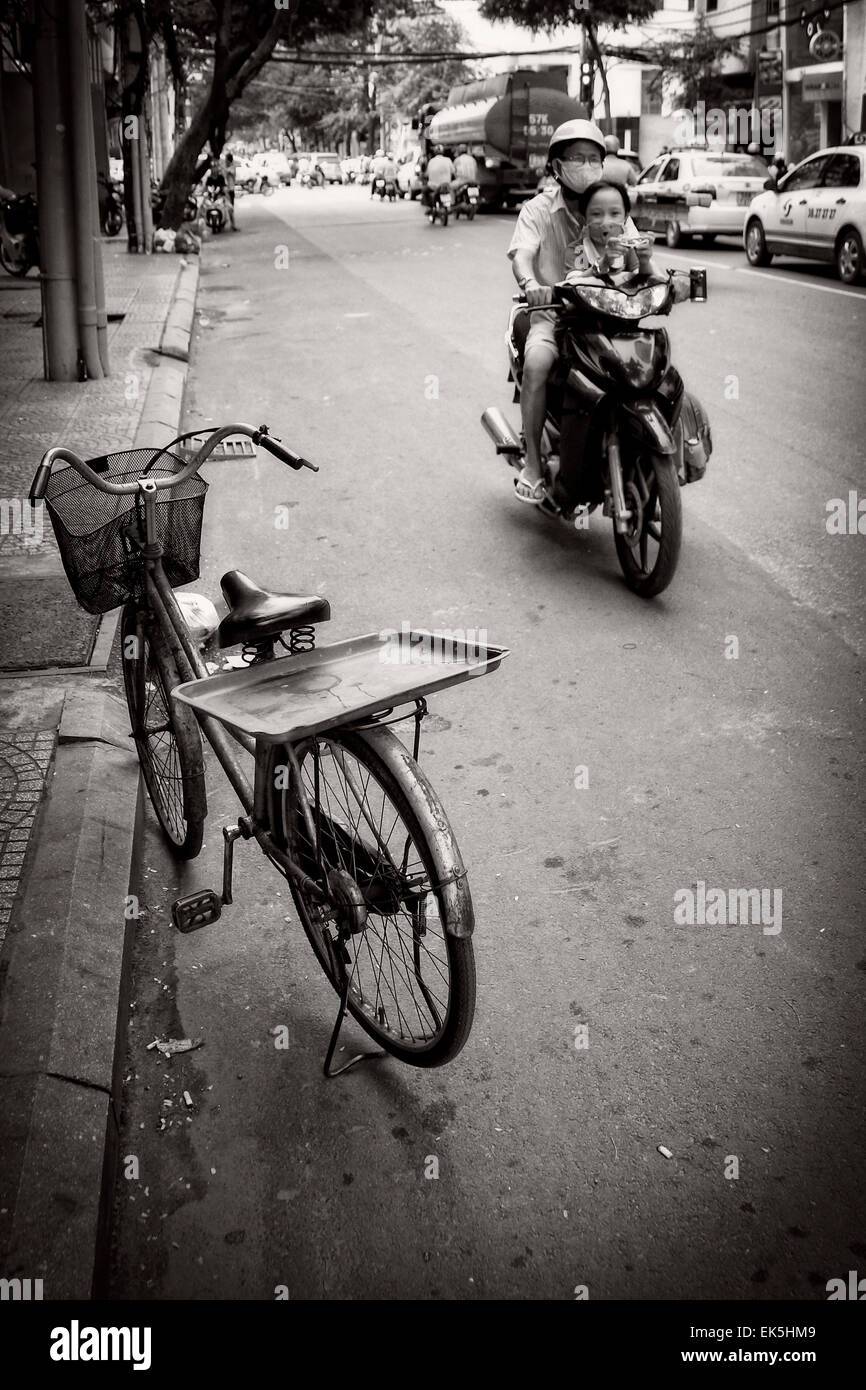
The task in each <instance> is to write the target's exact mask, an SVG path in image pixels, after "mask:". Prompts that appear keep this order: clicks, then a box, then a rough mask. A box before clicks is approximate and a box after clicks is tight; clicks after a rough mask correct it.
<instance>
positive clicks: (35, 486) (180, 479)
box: [30, 424, 319, 502]
mask: <svg viewBox="0 0 866 1390" xmlns="http://www.w3.org/2000/svg"><path fill="white" fill-rule="evenodd" d="M233 434H245V435H247V437H248V438H249V439H251V440H252V441H253V443H254V444H261V445H262V447H263V448H265V449H267V451H268V453H270V454H273V455H274V457H275V458H278V459H280V460H281V461H282V462H283V463H287V464H288V465H289V467H290V468H295V469H300V468H309V469H311V470H312V471H313V472H314V473H318V471H319V470H318V466H317V465H316V464H315V463H310V462H309V461H308V460H307V459H304V458H301V457H300V455H299V454H293V453H292V451H291V450H290V449H284V448H283V447H282V446H281V445H280V443H279V442H278V441H276V440H273V439H271V437H270V435H269V434H268V432H267V425H259V427H258V429H255V428H253V426H252V425H243V424H236V425H221V426H220V428H219V429H215V430H214V431H213V432H212V433H211V435H210V438H209V439H207V440H205V442H204V444H203V445H202V446H201V448H200V449H199V450H198V452H197V453H195V454H194V455H193V457H192V458H191V459H190V461H189V463H188V464H187V465H186V467H185V468H182V469H181V471H180V472H179V473H173V474H171V476H169V477H164V478H159V477H157V478H154V479H153V480H152V481H153V484H154V486H155V487H156V488H157V489H159V490H163V489H170V488H175V487H179V486H180V484H181V483H185V482H186V480H187V478H190V477H192V475H193V473H195V472H196V470H197V469H198V468H200V467H201V465H202V464H203V463H204V462H205V461H206V460H207V458H208V457H209V456H210V454H212V453H213V451H214V449H215V448H216V446H217V444H219V443H220V442H221V441H222V440H223V439H227V438H228V437H229V436H230V435H233ZM189 437H190V436H189V435H180V436H179V437H178V438H177V439H173V440H172V442H171V444H167V445H166V446H165V451H166V452H168V450H169V449H171V448H173V446H174V445H175V444H178V443H180V441H181V440H182V439H188V438H189ZM96 462H97V461H96V460H91V462H90V463H86V462H85V460H84V459H82V458H79V457H78V455H77V454H76V453H73V451H72V450H71V449H63V448H60V447H58V446H55V447H54V448H53V449H49V450H48V452H47V453H46V454H44V455H43V457H42V461H41V463H40V464H39V467H38V468H37V469H36V473H35V475H34V478H33V483H32V485H31V488H30V500H31V502H39V501H41V499H42V498H43V497H44V496H45V489H46V487H47V486H48V479H49V478H50V477H51V470H52V468H53V467H54V465H55V463H68V464H70V465H71V466H72V467H73V468H74V469H75V470H76V472H78V473H80V475H81V477H82V478H83V479H84V480H85V482H87V483H90V484H91V485H92V486H93V487H95V488H98V489H99V491H100V492H108V493H111V494H112V495H114V496H126V495H132V494H134V493H137V492H138V483H137V482H134V483H109V482H106V481H105V480H104V479H103V478H100V476H99V471H98V469H97V468H94V467H92V466H91V464H93V463H96ZM154 462H156V460H154ZM106 467H107V465H106Z"/></svg>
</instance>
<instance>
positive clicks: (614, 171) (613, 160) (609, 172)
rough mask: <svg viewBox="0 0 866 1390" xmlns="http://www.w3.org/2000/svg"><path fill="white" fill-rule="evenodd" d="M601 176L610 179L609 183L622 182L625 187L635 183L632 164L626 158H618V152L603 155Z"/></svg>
mask: <svg viewBox="0 0 866 1390" xmlns="http://www.w3.org/2000/svg"><path fill="white" fill-rule="evenodd" d="M601 176H602V178H605V179H610V181H611V183H624V184H625V185H626V187H628V186H629V185H632V184H635V183H637V174H636V173H635V171H634V166H633V165H632V164H629V162H628V160H627V159H620V157H619V155H618V154H608V155H605V159H604V163H603V164H602V166H601Z"/></svg>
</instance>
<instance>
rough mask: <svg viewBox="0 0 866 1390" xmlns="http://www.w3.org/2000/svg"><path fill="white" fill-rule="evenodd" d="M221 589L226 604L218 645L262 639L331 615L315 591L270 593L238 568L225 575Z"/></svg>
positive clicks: (326, 604) (325, 603)
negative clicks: (305, 593) (307, 593)
mask: <svg viewBox="0 0 866 1390" xmlns="http://www.w3.org/2000/svg"><path fill="white" fill-rule="evenodd" d="M220 588H221V589H222V591H223V598H224V599H225V601H226V603H227V604H228V606H229V611H228V613H227V614H226V616H225V617H224V618H223V620H222V622H221V623H220V625H219V644H220V646H221V647H234V646H237V644H238V643H239V642H243V643H247V642H261V641H263V640H264V639H265V638H266V637H278V636H279V634H280V633H281V632H285V631H286V630H287V629H289V628H293V627H306V626H308V625H309V624H311V623H324V622H327V620H328V619H329V618H330V616H331V605H330V604H329V603H328V600H327V599H324V598H320V597H319V595H318V594H309V595H304V594H272V593H270V592H269V591H268V590H267V589H260V588H259V586H258V584H254V583H253V581H252V580H251V579H250V578H249V576H248V575H246V574H242V573H241V571H240V570H229V572H228V574H224V575H223V577H222V579H221V580H220Z"/></svg>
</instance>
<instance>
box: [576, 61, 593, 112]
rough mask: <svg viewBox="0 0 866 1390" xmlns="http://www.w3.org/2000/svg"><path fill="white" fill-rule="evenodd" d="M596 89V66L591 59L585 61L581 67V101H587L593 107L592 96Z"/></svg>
mask: <svg viewBox="0 0 866 1390" xmlns="http://www.w3.org/2000/svg"><path fill="white" fill-rule="evenodd" d="M594 88H595V64H594V63H593V61H592V59H591V58H587V59H585V60H584V61H583V62H582V63H581V65H580V94H579V98H578V99H579V100H580V101H585V102H586V103H587V104H588V105H589V106H591V105H592V94H593V90H594Z"/></svg>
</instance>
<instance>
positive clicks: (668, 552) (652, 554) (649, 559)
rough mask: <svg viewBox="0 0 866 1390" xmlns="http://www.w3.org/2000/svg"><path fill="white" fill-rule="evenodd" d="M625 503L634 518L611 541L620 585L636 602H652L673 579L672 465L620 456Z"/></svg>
mask: <svg viewBox="0 0 866 1390" xmlns="http://www.w3.org/2000/svg"><path fill="white" fill-rule="evenodd" d="M622 471H623V486H624V488H625V498H626V502H627V504H628V505H629V507H630V508H631V509H632V511H633V513H634V515H635V524H634V526H633V527H632V529H631V531H630V532H628V533H625V534H623V533H621V532H619V531H617V530H616V529H614V533H613V539H614V543H615V545H616V553H617V557H618V559H619V563H620V567H621V568H622V572H623V574H624V575H625V582H626V584H627V585H628V587H629V588H630V589H631V591H632V593H635V594H638V595H639V596H640V597H641V598H654V597H655V595H656V594H660V593H661V592H662V590H663V589H666V588H667V587H668V585H669V584H670V582H671V580H672V579H673V577H674V573H675V571H676V567H677V561H678V560H679V556H680V545H681V544H682V536H683V507H682V499H681V497H680V484H679V479H678V478H677V470H676V465H675V464H674V461H673V459H672V458H667V457H666V456H665V455H663V454H637V455H636V456H635V457H634V458H632V459H631V460H628V461H627V460H626V458H625V457H623V466H622Z"/></svg>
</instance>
